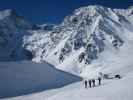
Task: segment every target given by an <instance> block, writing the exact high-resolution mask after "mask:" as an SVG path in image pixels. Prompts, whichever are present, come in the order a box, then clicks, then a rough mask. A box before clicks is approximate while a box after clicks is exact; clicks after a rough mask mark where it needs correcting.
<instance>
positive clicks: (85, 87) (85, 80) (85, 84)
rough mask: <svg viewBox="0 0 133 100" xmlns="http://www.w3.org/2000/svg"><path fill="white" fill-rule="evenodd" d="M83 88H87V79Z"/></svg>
mask: <svg viewBox="0 0 133 100" xmlns="http://www.w3.org/2000/svg"><path fill="white" fill-rule="evenodd" d="M85 88H87V80H85Z"/></svg>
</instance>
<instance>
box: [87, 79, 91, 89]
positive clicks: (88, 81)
mask: <svg viewBox="0 0 133 100" xmlns="http://www.w3.org/2000/svg"><path fill="white" fill-rule="evenodd" d="M88 82H89V86H90V88H91V80H89V81H88Z"/></svg>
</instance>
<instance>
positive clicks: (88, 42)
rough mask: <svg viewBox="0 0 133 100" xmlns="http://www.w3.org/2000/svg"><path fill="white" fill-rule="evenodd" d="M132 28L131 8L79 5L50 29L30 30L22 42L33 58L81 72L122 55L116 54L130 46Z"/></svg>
mask: <svg viewBox="0 0 133 100" xmlns="http://www.w3.org/2000/svg"><path fill="white" fill-rule="evenodd" d="M132 27H133V7H129V8H128V9H111V8H107V7H102V6H88V7H81V8H79V9H76V10H75V11H74V12H73V14H72V15H70V16H67V17H66V18H65V19H64V21H63V22H62V23H61V24H60V25H55V26H52V28H51V27H50V28H51V29H52V30H42V29H40V30H34V31H30V32H31V34H30V35H28V36H26V37H25V38H24V45H25V48H26V49H27V50H29V51H31V52H32V53H33V55H34V58H33V61H36V62H43V61H45V60H46V61H48V62H50V63H51V64H54V65H55V66H58V67H57V68H59V69H62V70H65V71H68V72H71V73H74V74H77V75H82V74H83V73H87V72H86V70H87V71H88V70H90V68H93V67H91V66H94V68H95V66H99V67H100V66H101V67H100V68H103V67H105V63H108V64H109V62H112V60H113V61H114V60H115V61H116V63H118V62H117V61H119V58H122V57H119V55H121V54H124V53H127V52H129V50H130V49H127V48H129V47H130V48H131V47H132V46H131V45H130V44H132V41H133V29H132ZM127 45H128V46H127ZM124 49H127V50H124ZM125 55H126V54H125ZM128 55H129V54H128ZM117 58H118V59H117ZM107 59H109V61H108V60H107ZM101 64H102V65H101ZM103 64H104V65H103ZM88 68H89V69H88ZM97 69H98V68H97Z"/></svg>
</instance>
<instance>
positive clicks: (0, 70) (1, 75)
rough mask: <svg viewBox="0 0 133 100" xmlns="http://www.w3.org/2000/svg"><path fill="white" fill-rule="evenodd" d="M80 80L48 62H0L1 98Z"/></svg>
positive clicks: (57, 86)
mask: <svg viewBox="0 0 133 100" xmlns="http://www.w3.org/2000/svg"><path fill="white" fill-rule="evenodd" d="M80 80H81V78H79V77H77V76H73V75H71V74H68V73H66V72H63V71H59V70H57V69H55V68H54V67H53V66H52V65H50V64H48V63H46V62H45V63H42V64H35V63H32V62H26V61H25V62H0V98H5V97H14V96H20V95H24V94H30V93H35V92H40V91H44V90H48V89H53V88H59V87H62V86H64V85H67V84H70V83H73V82H76V81H80Z"/></svg>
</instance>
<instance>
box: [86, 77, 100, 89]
mask: <svg viewBox="0 0 133 100" xmlns="http://www.w3.org/2000/svg"><path fill="white" fill-rule="evenodd" d="M96 80H98V84H99V85H101V80H102V78H101V77H98V78H97V79H89V80H85V81H84V84H85V88H87V87H88V84H89V87H90V88H91V87H95V86H96Z"/></svg>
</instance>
